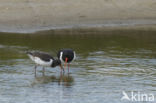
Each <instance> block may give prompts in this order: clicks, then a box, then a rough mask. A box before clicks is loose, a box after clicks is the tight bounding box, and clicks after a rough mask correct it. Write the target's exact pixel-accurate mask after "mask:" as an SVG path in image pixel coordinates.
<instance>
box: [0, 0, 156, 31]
mask: <svg viewBox="0 0 156 103" xmlns="http://www.w3.org/2000/svg"><path fill="white" fill-rule="evenodd" d="M155 5H156V1H154V0H148V1H147V0H141V1H140V0H133V1H132V0H118V1H116V0H98V1H97V0H78V1H75V0H68V1H64V0H44V1H43V0H11V1H10V0H1V1H0V13H1V16H0V32H16V33H34V32H37V31H45V30H55V29H65V28H66V29H72V28H87V27H89V28H92V27H99V28H101V27H103V28H107V27H110V28H116V27H117V28H119V27H121V28H122V27H123V26H126V27H127V28H128V27H129V28H134V27H135V26H140V25H141V26H147V28H149V27H148V26H149V25H156V19H155V18H156V13H155V10H156V6H155ZM132 26H134V27H132ZM150 27H151V26H150ZM152 28H154V27H152Z"/></svg>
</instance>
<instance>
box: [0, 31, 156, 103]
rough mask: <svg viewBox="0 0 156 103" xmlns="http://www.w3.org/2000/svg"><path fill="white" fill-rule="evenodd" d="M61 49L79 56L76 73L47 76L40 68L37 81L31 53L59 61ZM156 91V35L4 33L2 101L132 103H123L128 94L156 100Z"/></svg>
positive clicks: (0, 37) (52, 71)
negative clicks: (58, 54) (134, 93)
mask: <svg viewBox="0 0 156 103" xmlns="http://www.w3.org/2000/svg"><path fill="white" fill-rule="evenodd" d="M73 34H74V33H73ZM61 48H73V49H74V50H75V51H76V53H77V58H76V60H75V61H74V62H73V63H72V64H71V69H70V74H67V73H65V74H61V73H60V68H59V67H56V68H50V67H48V68H46V74H45V76H42V68H41V67H38V69H37V77H36V78H35V77H34V69H33V68H34V63H33V62H32V61H31V60H30V59H29V58H28V57H27V55H26V54H25V51H27V50H40V51H44V52H48V53H50V54H52V55H53V56H54V57H56V53H57V51H58V50H59V49H61ZM155 88H156V32H155V31H112V32H103V33H102V35H98V34H97V35H96V33H94V34H93V35H89V33H88V34H85V35H82V34H81V35H67V34H63V35H53V34H51V33H46V32H45V33H43V34H40V35H39V34H37V33H36V34H33V35H32V34H15V33H12V34H7V33H1V34H0V103H131V101H128V100H121V97H122V91H125V92H126V93H128V94H130V92H131V91H136V92H137V91H139V92H141V93H152V94H154V95H155V99H156V89H155ZM140 103H142V102H140ZM145 103H146V102H145Z"/></svg>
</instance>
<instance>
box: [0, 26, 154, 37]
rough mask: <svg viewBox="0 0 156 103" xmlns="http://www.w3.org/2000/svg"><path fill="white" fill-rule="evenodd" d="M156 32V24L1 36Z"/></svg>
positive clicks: (87, 27) (77, 28)
mask: <svg viewBox="0 0 156 103" xmlns="http://www.w3.org/2000/svg"><path fill="white" fill-rule="evenodd" d="M114 31H116V32H118V31H119V32H127V31H130V32H136V31H140V32H156V24H153V25H151V24H148V25H120V26H102V25H98V26H82V27H68V28H55V29H45V30H38V31H34V32H0V34H39V35H40V34H41V35H42V34H45V35H48V34H52V35H56V34H57V35H81V34H83V35H94V34H96V35H101V34H106V33H108V34H109V33H111V32H114Z"/></svg>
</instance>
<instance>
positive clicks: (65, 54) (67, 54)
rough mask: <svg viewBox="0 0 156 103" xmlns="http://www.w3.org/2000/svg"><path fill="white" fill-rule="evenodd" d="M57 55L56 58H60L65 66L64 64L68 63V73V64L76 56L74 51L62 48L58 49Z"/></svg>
mask: <svg viewBox="0 0 156 103" xmlns="http://www.w3.org/2000/svg"><path fill="white" fill-rule="evenodd" d="M57 57H58V59H60V60H61V62H62V63H64V67H65V68H66V65H67V64H68V73H69V65H70V63H71V62H72V61H73V60H75V58H76V54H75V51H73V50H72V49H62V50H60V51H58V54H57Z"/></svg>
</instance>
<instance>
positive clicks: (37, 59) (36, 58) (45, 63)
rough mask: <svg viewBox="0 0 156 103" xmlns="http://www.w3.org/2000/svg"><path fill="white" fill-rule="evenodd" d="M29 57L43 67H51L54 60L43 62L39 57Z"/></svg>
mask: <svg viewBox="0 0 156 103" xmlns="http://www.w3.org/2000/svg"><path fill="white" fill-rule="evenodd" d="M28 56H29V57H30V59H31V60H32V61H34V62H35V63H36V64H38V65H42V66H51V64H52V62H53V60H52V59H50V61H43V60H42V59H40V58H39V57H33V56H32V55H30V54H28Z"/></svg>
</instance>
